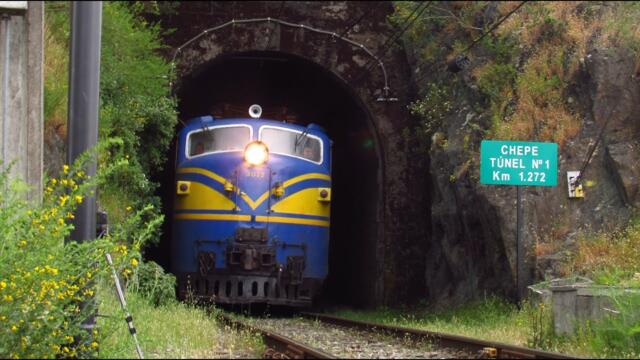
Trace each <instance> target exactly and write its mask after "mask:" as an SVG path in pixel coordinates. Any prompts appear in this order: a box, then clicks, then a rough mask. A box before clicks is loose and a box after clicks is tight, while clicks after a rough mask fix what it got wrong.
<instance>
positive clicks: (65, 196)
mask: <svg viewBox="0 0 640 360" xmlns="http://www.w3.org/2000/svg"><path fill="white" fill-rule="evenodd" d="M58 200H59V201H60V206H64V204H66V203H67V200H69V195H61V196H60V197H59V198H58Z"/></svg>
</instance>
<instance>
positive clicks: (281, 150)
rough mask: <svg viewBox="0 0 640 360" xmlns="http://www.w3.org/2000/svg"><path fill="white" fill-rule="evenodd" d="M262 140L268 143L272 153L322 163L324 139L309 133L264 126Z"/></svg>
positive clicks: (261, 134) (261, 133)
mask: <svg viewBox="0 0 640 360" xmlns="http://www.w3.org/2000/svg"><path fill="white" fill-rule="evenodd" d="M260 140H261V141H262V142H264V143H265V144H266V145H267V147H268V148H269V152H270V153H274V154H281V155H288V156H294V157H297V158H302V159H305V160H308V161H311V162H314V163H316V164H320V163H322V141H321V140H320V139H319V138H318V137H316V136H313V135H309V134H308V133H305V132H301V131H295V130H289V129H283V128H276V127H267V126H264V127H262V128H261V129H260Z"/></svg>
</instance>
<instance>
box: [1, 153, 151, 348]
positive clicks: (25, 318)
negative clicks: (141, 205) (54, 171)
mask: <svg viewBox="0 0 640 360" xmlns="http://www.w3.org/2000/svg"><path fill="white" fill-rule="evenodd" d="M117 145H118V142H117V141H111V142H108V143H103V144H102V145H101V147H99V149H101V148H102V147H103V146H105V147H110V146H117ZM88 159H89V154H85V155H84V156H83V157H81V158H80V159H79V160H78V161H77V162H76V164H75V165H74V166H73V167H71V168H70V167H69V166H67V165H65V166H64V168H63V169H62V171H61V175H60V177H59V178H52V179H50V180H48V181H47V182H46V184H45V191H44V197H43V201H42V203H41V204H38V203H29V202H26V201H25V200H24V193H23V192H24V190H26V188H27V186H26V185H25V184H23V183H21V182H20V181H11V180H10V179H8V177H7V174H8V170H5V172H3V173H0V188H3V189H4V190H3V191H2V192H0V203H2V206H1V207H0V239H2V248H1V250H0V260H1V261H0V323H2V327H1V329H2V330H0V331H1V332H2V336H0V356H2V357H5V358H8V357H11V358H20V357H35V358H39V357H42V358H53V357H86V356H90V355H91V353H93V352H95V350H96V348H97V347H98V346H99V343H98V342H97V341H96V338H95V334H90V333H88V332H86V331H84V330H82V329H81V328H80V327H79V325H80V323H81V322H82V321H84V319H86V317H87V316H88V314H90V313H92V312H93V311H94V310H95V304H94V303H93V302H91V301H90V299H91V298H92V296H93V295H94V290H95V289H94V285H93V284H94V283H95V282H96V281H100V280H101V279H103V278H104V277H105V276H106V275H107V274H109V271H110V268H109V267H108V266H107V264H106V260H105V254H106V253H111V254H113V256H114V258H115V259H114V261H115V266H116V269H117V271H119V272H121V273H122V274H125V275H126V274H128V273H131V271H132V270H131V269H132V267H134V265H135V264H136V263H137V262H138V259H140V253H139V251H138V250H139V249H140V246H141V243H140V242H139V241H141V240H144V234H145V233H146V232H147V231H146V230H148V229H149V225H150V224H148V223H144V222H141V221H140V219H141V217H140V216H139V214H132V215H133V216H131V220H130V224H129V225H130V226H129V227H128V228H126V227H120V226H115V230H116V231H114V233H113V234H112V235H107V236H105V237H103V238H101V239H99V240H95V241H89V242H84V243H76V242H68V243H65V239H66V238H68V236H69V233H70V231H71V228H72V227H71V225H70V224H69V220H70V219H72V218H73V212H74V210H75V208H76V207H77V206H78V205H79V204H81V203H82V202H83V201H84V200H85V198H86V197H87V196H90V195H91V194H93V192H94V190H95V188H96V186H100V185H101V184H103V183H104V181H105V179H106V178H107V177H108V176H109V174H110V173H112V172H116V171H118V169H119V168H120V167H122V166H126V164H127V162H126V160H117V161H115V162H114V163H112V164H110V165H109V166H106V167H103V168H102V169H101V170H100V172H99V173H98V175H97V176H96V177H94V178H89V177H87V176H86V175H85V173H84V171H83V170H82V169H83V168H84V167H83V166H82V165H83V164H84V163H85V162H86V161H87V160H88ZM151 226H153V225H151ZM131 228H135V229H142V230H141V231H140V235H135V234H131V233H130V232H129V231H128V229H131ZM81 303H84V304H85V306H83V307H81V306H80V304H81Z"/></svg>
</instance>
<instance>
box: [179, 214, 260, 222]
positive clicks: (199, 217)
mask: <svg viewBox="0 0 640 360" xmlns="http://www.w3.org/2000/svg"><path fill="white" fill-rule="evenodd" d="M173 218H174V219H175V220H229V221H251V215H231V214H176V215H175V216H174V217H173Z"/></svg>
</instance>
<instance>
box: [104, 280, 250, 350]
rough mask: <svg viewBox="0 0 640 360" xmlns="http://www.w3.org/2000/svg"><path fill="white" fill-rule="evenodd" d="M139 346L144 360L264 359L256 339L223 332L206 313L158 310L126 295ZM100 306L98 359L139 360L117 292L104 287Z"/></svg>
mask: <svg viewBox="0 0 640 360" xmlns="http://www.w3.org/2000/svg"><path fill="white" fill-rule="evenodd" d="M125 296H126V300H127V306H128V309H129V311H130V313H131V315H132V316H133V323H134V325H135V327H136V330H137V337H138V341H139V342H140V346H141V348H142V351H143V353H144V356H145V358H168V359H172V358H199V359H206V358H238V357H243V358H257V357H260V354H262V344H261V340H259V338H258V337H256V336H254V335H253V334H250V333H238V332H236V331H233V330H231V329H230V328H228V327H224V326H223V325H221V324H220V323H218V322H217V321H216V319H214V317H213V316H210V315H208V314H207V313H206V311H205V309H203V308H200V307H194V306H191V305H188V304H185V303H180V302H177V301H175V302H171V303H170V304H168V305H164V306H159V307H155V306H153V305H151V304H150V303H149V302H148V301H147V300H145V299H144V298H142V297H141V296H140V295H138V294H136V293H133V292H128V293H127V294H126V295H125ZM97 300H98V302H99V309H100V310H99V312H100V314H101V315H106V316H109V317H98V326H99V329H100V330H99V343H100V352H99V354H98V356H99V357H100V358H137V354H136V351H135V345H134V342H133V338H132V336H131V335H130V334H129V332H128V329H127V323H126V322H125V320H124V317H125V315H124V313H123V311H122V310H121V308H120V303H119V302H118V299H117V297H116V295H115V290H114V289H113V288H109V287H107V285H104V284H103V285H101V286H100V287H99V288H98V296H97Z"/></svg>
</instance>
